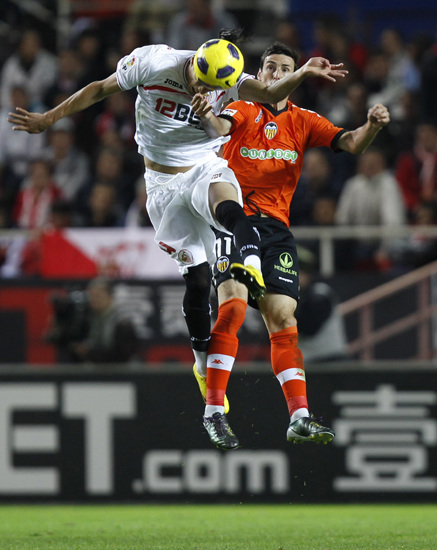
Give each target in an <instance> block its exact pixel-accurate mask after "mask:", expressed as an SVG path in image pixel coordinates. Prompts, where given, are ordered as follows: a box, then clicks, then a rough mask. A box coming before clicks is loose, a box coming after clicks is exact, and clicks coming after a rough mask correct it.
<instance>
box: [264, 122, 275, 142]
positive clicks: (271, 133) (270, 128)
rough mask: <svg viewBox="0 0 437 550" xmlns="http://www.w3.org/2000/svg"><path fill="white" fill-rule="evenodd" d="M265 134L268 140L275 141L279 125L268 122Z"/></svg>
mask: <svg viewBox="0 0 437 550" xmlns="http://www.w3.org/2000/svg"><path fill="white" fill-rule="evenodd" d="M264 133H265V135H266V138H267V139H273V138H274V137H275V136H276V134H277V133H278V125H277V124H276V122H268V123H267V124H266V125H265V126H264Z"/></svg>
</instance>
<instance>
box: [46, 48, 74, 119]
mask: <svg viewBox="0 0 437 550" xmlns="http://www.w3.org/2000/svg"><path fill="white" fill-rule="evenodd" d="M58 62H59V66H58V77H57V79H56V82H55V83H54V84H53V85H52V86H51V87H50V88H48V90H47V92H46V94H45V96H44V104H45V105H46V106H47V107H49V108H53V107H56V106H57V105H59V104H60V103H62V102H63V101H64V100H65V99H67V97H69V96H70V95H71V94H73V93H74V92H75V91H77V90H78V89H79V86H80V82H81V80H82V78H83V72H84V66H83V62H82V60H81V59H80V57H79V54H78V53H77V51H76V50H74V49H73V48H69V49H65V50H62V51H61V52H59V54H58Z"/></svg>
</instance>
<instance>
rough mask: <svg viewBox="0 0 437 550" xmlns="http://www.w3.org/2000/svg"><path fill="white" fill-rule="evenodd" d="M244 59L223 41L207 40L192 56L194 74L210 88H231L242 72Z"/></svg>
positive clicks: (235, 48)
mask: <svg viewBox="0 0 437 550" xmlns="http://www.w3.org/2000/svg"><path fill="white" fill-rule="evenodd" d="M243 67H244V58H243V54H242V53H241V52H240V50H239V49H238V48H237V46H235V44H232V42H228V41H227V40H223V39H218V38H217V39H213V40H208V42H205V43H204V44H202V46H200V48H199V49H198V50H197V52H196V55H195V56H194V66H193V68H194V74H195V75H196V78H197V80H198V81H199V82H201V83H202V84H205V86H209V87H210V88H216V89H224V88H232V86H235V84H236V83H237V80H238V79H239V78H240V76H241V73H242V72H243Z"/></svg>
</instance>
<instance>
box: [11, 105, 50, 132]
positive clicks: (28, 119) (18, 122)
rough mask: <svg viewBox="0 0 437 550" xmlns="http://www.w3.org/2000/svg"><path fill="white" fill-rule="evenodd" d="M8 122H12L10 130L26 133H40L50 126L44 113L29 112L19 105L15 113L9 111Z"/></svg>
mask: <svg viewBox="0 0 437 550" xmlns="http://www.w3.org/2000/svg"><path fill="white" fill-rule="evenodd" d="M8 122H10V123H11V124H14V126H12V130H15V131H21V132H27V133H28V134H40V133H41V132H44V130H47V128H49V127H50V126H51V124H50V123H49V122H48V120H47V117H46V116H45V114H41V113H29V111H26V110H25V109H22V108H21V107H17V109H16V112H15V113H9V116H8Z"/></svg>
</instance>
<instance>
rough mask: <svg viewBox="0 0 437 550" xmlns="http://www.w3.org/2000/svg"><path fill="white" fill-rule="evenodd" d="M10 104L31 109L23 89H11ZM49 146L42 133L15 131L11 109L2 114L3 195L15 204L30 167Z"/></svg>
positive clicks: (0, 192) (0, 187)
mask: <svg viewBox="0 0 437 550" xmlns="http://www.w3.org/2000/svg"><path fill="white" fill-rule="evenodd" d="M11 103H12V105H14V108H15V107H21V108H22V109H29V108H30V104H29V97H28V94H27V92H26V89H25V88H24V87H22V86H13V87H12V88H11ZM45 143H46V136H44V135H43V134H35V135H32V134H27V133H26V132H13V131H12V129H11V125H10V124H9V123H8V110H5V109H2V110H1V111H0V144H1V145H0V196H1V197H2V198H3V199H4V200H5V201H6V202H7V203H9V204H10V206H11V205H12V204H13V202H14V201H15V198H16V194H17V193H18V190H19V187H20V183H21V181H22V180H23V179H24V177H25V176H26V175H27V173H28V169H29V164H30V162H32V161H33V160H35V159H36V158H39V157H41V154H42V151H43V149H44V146H45Z"/></svg>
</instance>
